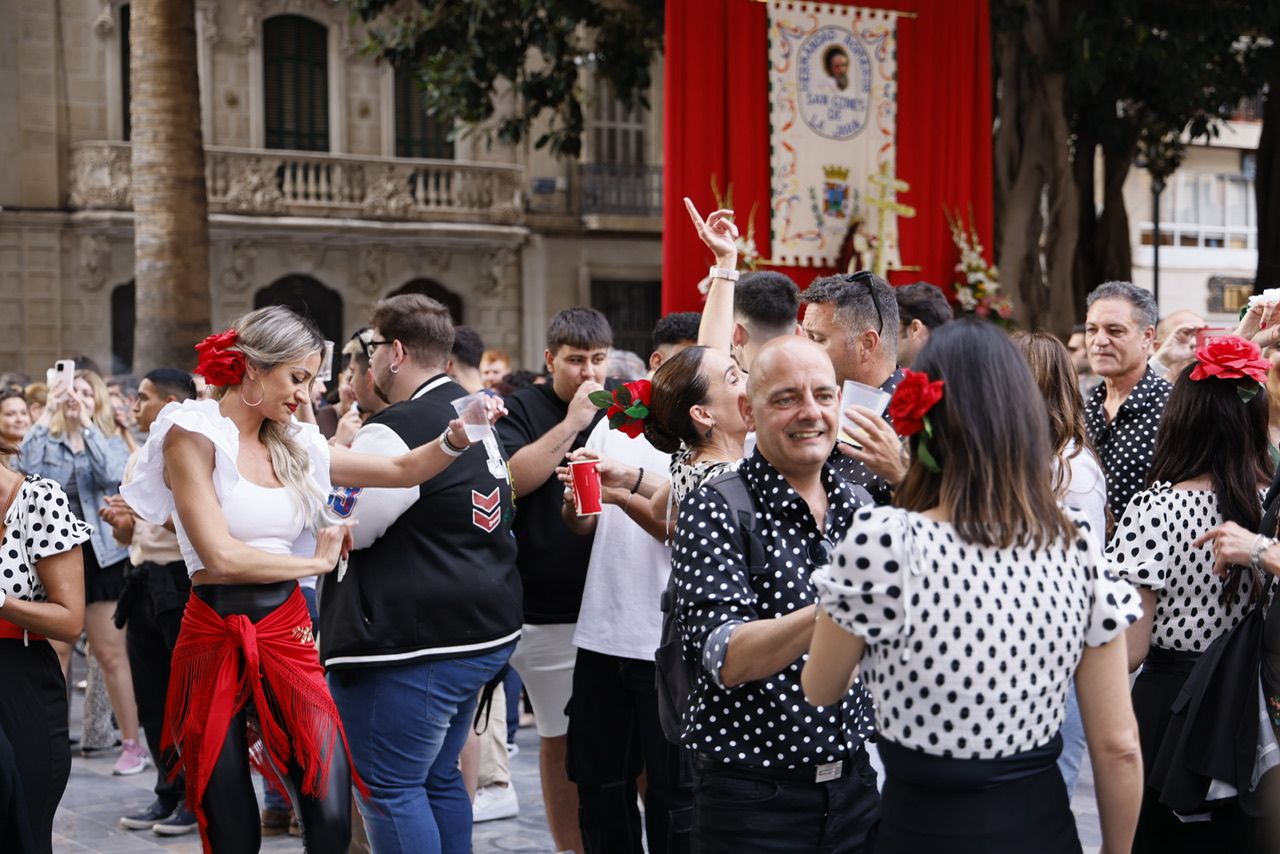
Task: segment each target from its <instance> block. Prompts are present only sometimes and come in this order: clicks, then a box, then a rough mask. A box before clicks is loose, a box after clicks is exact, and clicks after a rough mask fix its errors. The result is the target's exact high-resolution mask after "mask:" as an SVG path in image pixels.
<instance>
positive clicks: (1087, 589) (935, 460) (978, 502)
mask: <svg viewBox="0 0 1280 854" xmlns="http://www.w3.org/2000/svg"><path fill="white" fill-rule="evenodd" d="M913 366H914V367H916V368H918V369H919V370H918V371H907V372H906V376H905V378H904V379H903V381H902V383H901V384H899V386H898V388H897V390H896V391H895V393H894V396H893V400H892V402H891V403H890V411H891V412H892V414H893V426H894V429H895V430H896V431H898V433H899V434H900V435H904V436H907V437H908V438H909V444H910V450H911V464H910V466H909V468H908V470H907V475H906V478H905V479H904V480H903V482H902V484H901V485H900V486H899V487H898V489H897V490H896V492H895V495H894V503H895V505H896V506H893V507H874V508H866V509H861V510H858V511H857V512H856V513H855V515H854V521H853V524H852V525H851V526H850V528H849V532H848V534H847V535H846V537H845V539H844V541H843V542H842V543H841V544H840V545H839V546H838V547H837V548H836V550H835V554H834V557H833V560H832V561H831V563H830V565H829V566H828V567H827V568H826V569H823V570H819V571H818V572H816V573H814V575H813V581H814V584H815V586H816V587H817V591H818V598H819V606H818V614H817V622H816V624H815V626H814V630H813V639H812V642H811V644H810V646H809V658H808V661H807V662H806V664H805V668H804V672H803V675H802V685H803V687H804V693H805V697H806V699H807V700H808V701H809V702H810V703H812V704H814V705H818V706H821V705H824V704H828V703H831V702H832V701H834V700H836V699H838V698H839V697H840V696H841V695H842V694H843V693H844V692H845V691H846V690H848V686H849V682H850V679H851V677H852V675H853V672H854V669H855V668H860V678H861V679H862V681H863V683H864V684H865V685H866V686H867V688H868V690H870V692H871V694H872V696H873V697H874V698H875V705H876V728H877V731H878V739H877V743H878V745H879V749H880V758H881V759H882V760H883V762H884V766H885V775H886V779H885V785H884V791H883V794H882V800H881V803H880V825H879V830H878V833H877V838H876V846H875V850H876V851H877V852H890V853H891V854H896V853H897V852H919V851H947V852H953V854H956V852H973V854H978V852H981V854H1000V852H1026V851H1036V852H1038V854H1059V853H1060V854H1068V852H1079V851H1080V840H1079V838H1078V836H1077V834H1076V826H1075V819H1074V817H1073V816H1072V814H1071V807H1070V800H1069V798H1068V797H1067V791H1066V787H1065V785H1064V783H1063V779H1062V775H1061V773H1060V772H1059V771H1058V767H1057V764H1056V762H1057V757H1058V754H1059V752H1060V751H1061V749H1062V736H1061V735H1060V733H1059V729H1060V727H1061V726H1062V722H1063V719H1064V715H1065V711H1066V705H1067V691H1068V688H1069V686H1070V685H1071V683H1072V681H1073V679H1074V682H1075V685H1076V687H1077V692H1078V695H1079V701H1080V709H1081V712H1082V716H1083V719H1084V725H1085V730H1086V732H1087V734H1088V741H1089V749H1090V754H1091V757H1092V760H1093V767H1094V779H1095V781H1096V785H1097V790H1098V813H1099V815H1100V817H1101V820H1102V835H1103V850H1104V851H1117V852H1119V851H1128V848H1129V842H1130V841H1131V839H1132V837H1133V829H1134V825H1135V823H1136V820H1137V812H1138V806H1139V803H1140V799H1141V787H1142V778H1141V773H1142V769H1141V766H1140V764H1139V760H1138V733H1137V725H1136V723H1135V721H1134V716H1133V711H1132V709H1131V707H1130V706H1129V703H1128V702H1127V699H1126V694H1127V690H1128V683H1127V681H1126V678H1125V639H1124V637H1123V631H1124V627H1125V626H1126V625H1128V624H1129V623H1131V622H1133V621H1134V620H1136V619H1137V618H1138V616H1139V611H1138V597H1137V594H1136V593H1135V592H1134V591H1133V589H1132V588H1131V587H1129V585H1127V584H1125V583H1123V582H1121V581H1118V580H1116V579H1115V578H1112V577H1110V576H1108V575H1107V574H1106V572H1105V570H1104V568H1105V564H1104V561H1103V557H1102V552H1101V549H1100V547H1099V546H1098V544H1097V542H1096V541H1095V539H1094V538H1093V537H1091V536H1088V535H1087V533H1086V532H1087V530H1088V527H1089V525H1088V522H1087V520H1086V519H1085V517H1084V516H1083V515H1082V514H1079V513H1076V512H1075V511H1066V510H1064V509H1063V508H1062V507H1061V506H1059V504H1058V496H1057V494H1056V492H1055V490H1054V485H1053V478H1052V471H1051V467H1050V466H1049V460H1050V458H1051V457H1052V450H1051V445H1050V441H1049V425H1048V418H1047V416H1046V413H1045V406H1044V401H1043V399H1042V398H1041V395H1040V392H1039V389H1038V388H1037V387H1036V384H1035V382H1034V380H1033V379H1032V377H1031V373H1030V371H1029V370H1028V369H1027V365H1026V362H1024V361H1023V360H1022V359H1021V358H1019V356H1018V352H1017V350H1016V349H1015V348H1014V346H1013V344H1011V343H1010V342H1009V339H1008V338H1007V337H1006V336H1005V334H1004V333H1003V332H1001V331H1000V330H999V329H997V328H995V327H994V326H992V325H991V324H988V323H982V322H978V321H957V322H954V323H950V324H947V325H946V326H943V327H942V328H940V329H938V330H936V331H935V332H934V333H933V335H932V336H931V337H930V339H929V343H928V344H927V345H925V347H924V349H923V350H922V351H921V352H920V354H919V355H918V356H917V357H916V359H915V362H914V363H913ZM922 817H927V820H924V821H922V820H921V818H922Z"/></svg>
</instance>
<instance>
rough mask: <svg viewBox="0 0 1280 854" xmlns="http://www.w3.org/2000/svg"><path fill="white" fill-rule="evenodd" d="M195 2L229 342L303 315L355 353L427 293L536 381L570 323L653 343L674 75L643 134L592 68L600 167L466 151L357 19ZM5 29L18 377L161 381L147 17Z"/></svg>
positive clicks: (318, 9) (5, 161)
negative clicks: (280, 307)
mask: <svg viewBox="0 0 1280 854" xmlns="http://www.w3.org/2000/svg"><path fill="white" fill-rule="evenodd" d="M194 2H195V6H196V19H197V20H196V24H197V37H198V38H197V41H198V57H197V61H198V66H199V76H200V99H201V109H202V130H203V138H204V145H205V159H206V183H207V187H208V197H209V211H210V217H209V233H210V243H211V246H210V267H211V269H210V274H211V275H210V291H211V299H212V306H211V308H212V312H211V314H212V318H213V323H214V325H215V326H217V327H221V326H222V325H225V324H226V323H228V322H229V321H230V320H231V319H232V318H233V317H235V316H236V315H237V314H239V313H241V312H243V311H246V310H248V309H250V308H253V307H254V306H255V305H259V304H266V303H269V302H286V303H288V304H293V305H297V306H300V307H305V308H306V309H307V310H308V311H310V312H311V313H312V315H313V316H314V317H315V319H316V320H317V322H319V323H320V325H321V327H322V329H324V331H325V333H326V335H327V336H330V337H335V338H338V339H339V340H342V339H345V337H346V336H348V335H350V334H351V333H352V332H353V331H354V330H355V329H356V328H358V327H359V326H361V325H363V323H364V322H365V320H366V319H367V318H368V316H369V314H370V310H371V307H372V306H373V304H374V303H375V302H376V301H377V300H378V299H380V298H382V297H384V296H386V295H388V294H391V293H395V292H401V291H404V290H408V291H417V292H424V293H428V294H430V295H432V296H435V297H437V298H439V299H441V300H442V301H444V302H446V304H448V305H450V307H451V308H452V309H453V311H454V312H455V316H457V317H458V318H459V319H460V320H461V321H462V322H463V323H466V324H468V325H471V326H473V327H475V328H476V329H477V330H478V331H479V332H480V333H481V335H482V336H483V337H484V339H485V341H486V343H487V344H488V345H489V346H491V347H499V348H503V349H506V350H508V351H509V352H510V353H511V354H512V355H513V356H514V357H515V358H516V360H517V361H519V362H521V363H522V364H523V366H525V367H531V368H535V369H536V368H537V367H539V366H540V365H541V362H542V356H541V354H542V347H543V335H544V330H545V326H546V322H547V320H548V319H549V317H550V316H551V315H552V314H553V313H555V312H556V311H557V310H559V309H561V308H563V307H565V306H568V305H574V304H590V305H594V306H595V307H597V308H600V309H601V310H603V311H604V312H605V313H606V314H607V315H609V316H610V319H611V320H612V321H613V322H614V324H615V327H616V328H617V333H618V337H619V339H620V342H621V343H622V344H623V345H626V346H629V347H631V348H632V349H637V350H641V351H643V349H644V347H645V346H647V344H646V343H645V338H646V336H647V333H648V328H649V327H650V326H651V325H652V322H653V320H654V319H656V316H657V311H658V303H659V291H660V285H659V279H660V268H661V258H660V246H661V244H660V233H659V231H660V207H661V193H662V188H661V166H660V163H661V139H662V135H661V96H660V93H661V66H660V63H659V64H658V65H657V67H655V69H654V72H655V73H654V81H655V82H654V95H653V96H652V97H651V98H650V103H651V109H650V110H649V111H646V112H643V113H642V112H638V111H637V112H628V111H625V110H623V109H622V108H621V107H620V105H619V104H617V102H616V101H614V100H613V99H612V98H611V96H610V95H609V93H608V92H607V90H605V89H604V88H603V87H602V86H599V85H597V84H596V83H595V82H594V81H593V79H592V77H591V74H590V71H589V70H588V71H587V73H586V74H585V75H584V86H585V87H586V89H587V91H588V92H589V93H590V94H591V96H592V97H591V100H590V102H589V103H588V105H587V112H588V117H589V120H588V130H587V136H586V138H585V140H584V155H583V157H582V159H581V161H579V162H568V161H561V160H557V159H555V158H552V157H551V156H550V155H548V154H547V153H545V152H543V151H538V150H536V149H533V148H532V147H530V146H524V147H522V148H513V147H501V146H498V145H496V144H495V145H493V146H490V145H488V144H487V143H486V142H485V141H484V140H482V139H476V138H472V137H467V136H465V135H464V136H462V137H460V138H458V139H456V140H453V141H450V140H449V139H447V138H446V137H445V135H444V133H443V132H441V131H440V129H439V128H434V129H433V128H432V127H430V125H431V122H430V121H425V122H424V120H423V118H422V116H423V113H424V109H423V107H424V105H423V104H422V103H421V97H422V96H421V94H420V93H418V92H417V91H416V89H414V88H413V87H412V86H411V85H410V84H408V83H407V82H406V81H405V80H398V79H397V75H396V73H395V72H394V70H392V69H391V68H390V67H388V66H387V65H386V64H381V63H378V62H376V61H374V60H372V59H370V58H369V57H367V56H365V55H363V54H362V53H361V52H360V50H359V46H360V44H361V42H362V40H363V38H364V32H363V29H362V27H361V26H360V25H358V24H355V23H353V22H352V21H351V18H350V16H349V13H348V11H347V9H346V7H345V5H344V4H342V3H340V2H333V0H194ZM0 20H2V21H4V22H5V25H4V26H0V115H4V116H6V117H8V120H7V121H5V122H3V123H0V370H2V369H5V368H17V369H21V370H25V371H27V372H28V373H30V374H32V375H33V376H42V375H43V371H44V369H45V368H46V367H48V366H49V365H50V364H52V362H53V360H54V359H57V358H62V357H67V356H70V355H74V354H81V353H83V354H86V355H89V356H91V357H93V358H94V359H95V360H97V361H98V362H99V364H102V365H103V366H104V367H105V366H107V365H111V366H112V369H113V370H117V371H118V370H124V369H130V370H135V371H141V370H146V369H147V368H149V367H151V366H140V365H132V364H130V359H131V347H130V342H131V341H132V336H133V335H134V334H142V333H144V332H145V330H135V329H134V328H133V324H132V318H133V291H132V279H133V263H134V257H133V255H134V253H133V214H132V212H131V207H132V198H131V189H130V146H129V142H128V136H129V123H128V96H129V80H128V25H129V4H128V3H126V2H121V0H61V2H60V3H56V4H55V3H48V2H46V0H0ZM300 93H301V94H300ZM415 116H416V118H415ZM300 117H301V118H300ZM535 135H536V134H535ZM424 146H425V147H424ZM300 147H301V148H305V150H299V148H300ZM422 151H427V152H428V153H429V154H431V155H432V156H426V157H418V156H411V155H413V154H415V153H421V152H422Z"/></svg>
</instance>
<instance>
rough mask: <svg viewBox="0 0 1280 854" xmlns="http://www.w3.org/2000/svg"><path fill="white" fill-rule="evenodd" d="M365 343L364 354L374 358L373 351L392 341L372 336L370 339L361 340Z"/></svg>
mask: <svg viewBox="0 0 1280 854" xmlns="http://www.w3.org/2000/svg"><path fill="white" fill-rule="evenodd" d="M361 343H362V344H364V354H365V355H366V356H368V357H369V358H370V359H372V358H373V351H374V350H375V349H377V348H378V347H380V346H382V345H383V344H390V343H391V342H390V341H379V340H378V339H377V338H370V339H369V340H368V341H361Z"/></svg>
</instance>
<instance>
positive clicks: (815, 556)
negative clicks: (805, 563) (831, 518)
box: [809, 537, 836, 567]
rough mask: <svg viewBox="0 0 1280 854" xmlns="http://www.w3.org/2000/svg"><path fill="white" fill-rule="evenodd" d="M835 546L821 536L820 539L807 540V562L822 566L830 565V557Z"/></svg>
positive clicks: (833, 552) (833, 553)
mask: <svg viewBox="0 0 1280 854" xmlns="http://www.w3.org/2000/svg"><path fill="white" fill-rule="evenodd" d="M835 551H836V547H835V545H834V544H833V543H832V542H831V541H830V540H828V539H827V538H826V537H823V538H822V539H820V540H810V541H809V563H811V564H812V565H813V566H815V567H824V566H830V565H831V558H832V557H833V556H834V555H835Z"/></svg>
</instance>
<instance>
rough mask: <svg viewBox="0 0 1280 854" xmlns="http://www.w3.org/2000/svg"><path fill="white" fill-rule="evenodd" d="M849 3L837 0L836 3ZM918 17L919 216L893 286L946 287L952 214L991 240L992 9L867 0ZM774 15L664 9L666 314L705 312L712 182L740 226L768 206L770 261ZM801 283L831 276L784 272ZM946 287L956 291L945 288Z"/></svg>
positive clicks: (910, 79) (757, 8) (913, 179)
mask: <svg viewBox="0 0 1280 854" xmlns="http://www.w3.org/2000/svg"><path fill="white" fill-rule="evenodd" d="M835 2H838V0H835ZM856 5H859V6H867V7H877V8H886V9H890V8H891V9H896V10H898V11H902V12H912V13H915V14H916V15H917V17H915V18H903V19H901V20H899V21H898V57H897V70H898V116H897V145H898V152H897V177H898V178H901V179H902V180H904V181H906V182H908V183H909V184H910V186H911V189H910V190H908V191H906V192H903V193H899V194H898V201H900V202H902V203H904V204H907V205H911V206H913V207H915V209H916V216H915V217H914V218H910V219H905V218H900V219H899V220H898V231H899V235H900V253H901V259H902V264H903V265H904V266H918V267H920V268H921V269H920V270H919V271H918V272H914V271H912V272H903V271H900V272H893V273H892V274H891V276H890V280H891V281H892V282H894V283H895V284H905V283H907V282H914V281H920V280H924V281H928V282H932V283H934V284H936V285H948V284H950V283H951V282H952V280H953V278H954V269H953V268H954V265H955V262H956V256H957V253H956V249H955V246H954V244H953V243H952V241H951V234H950V231H949V230H948V228H947V223H946V220H945V218H944V216H943V211H942V209H943V206H944V205H945V206H947V207H950V208H953V209H958V210H961V211H966V210H967V209H968V207H969V206H970V205H972V207H973V214H974V220H975V222H976V224H977V228H978V233H979V235H980V236H981V238H982V242H983V244H984V245H985V246H991V245H993V243H992V239H991V232H992V207H993V204H992V172H991V133H992V126H991V122H992V115H991V108H992V104H991V45H990V20H989V12H988V6H987V0H948V2H946V3H938V2H930V0H894V2H892V3H890V2H881V0H858V2H857V4H856ZM767 19H768V15H767V9H766V6H765V4H764V3H761V2H757V0H698V2H689V0H667V12H666V52H665V69H664V75H665V86H664V100H663V110H664V116H665V127H664V129H663V132H664V140H663V147H664V156H663V164H664V165H663V196H664V198H663V243H662V311H663V313H664V314H666V313H669V312H673V311H697V310H699V309H700V308H701V306H702V297H701V295H700V294H699V293H698V290H697V283H698V281H699V280H700V279H701V278H702V277H703V276H705V275H706V271H707V267H708V266H710V264H711V261H712V258H711V253H710V252H709V251H708V250H707V249H706V247H705V246H703V245H702V242H701V241H700V240H699V239H698V236H697V234H695V233H694V230H693V228H692V226H691V225H690V223H689V215H688V214H687V213H686V212H685V209H684V204H683V202H682V201H681V200H682V198H683V197H684V196H689V197H690V198H691V199H693V201H694V203H695V204H697V205H698V207H699V209H700V210H701V211H702V213H703V215H704V216H705V215H706V214H707V213H709V212H710V211H711V210H712V209H713V208H714V207H715V200H714V197H713V195H712V190H711V179H712V176H713V175H714V176H715V177H716V180H717V182H718V184H719V186H720V188H721V190H723V189H724V188H725V186H726V185H727V184H732V186H733V198H734V206H735V208H736V210H737V211H738V217H737V221H738V225H739V228H740V229H741V230H742V231H743V232H744V233H745V231H746V225H747V216H748V214H749V212H750V210H751V207H752V205H753V204H756V205H758V212H757V214H756V220H755V235H756V245H757V247H758V248H759V250H760V254H761V257H763V258H769V257H771V255H770V252H771V250H772V247H771V245H770V241H769V217H768V206H769V199H770V186H769V179H770V174H769V169H770V166H769V92H768V62H769V55H768V38H767V27H768V20H767ZM776 269H779V270H781V271H782V272H784V273H787V274H788V275H790V276H791V277H792V278H793V279H795V280H796V282H797V284H799V285H800V286H801V287H802V288H803V287H806V286H808V284H809V283H810V282H811V281H813V279H814V278H815V277H816V276H819V275H827V274H830V273H831V272H834V271H833V270H831V269H825V268H816V267H805V268H796V267H779V268H776ZM948 290H949V289H948Z"/></svg>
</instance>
